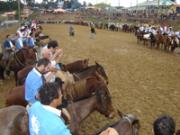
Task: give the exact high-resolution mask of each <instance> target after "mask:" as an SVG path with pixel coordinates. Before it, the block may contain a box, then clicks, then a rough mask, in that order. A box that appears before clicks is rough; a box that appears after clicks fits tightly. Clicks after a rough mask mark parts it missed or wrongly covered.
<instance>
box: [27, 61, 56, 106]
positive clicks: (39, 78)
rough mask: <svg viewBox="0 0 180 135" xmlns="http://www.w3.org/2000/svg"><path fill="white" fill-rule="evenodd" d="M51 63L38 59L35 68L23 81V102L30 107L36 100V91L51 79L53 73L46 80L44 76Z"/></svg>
mask: <svg viewBox="0 0 180 135" xmlns="http://www.w3.org/2000/svg"><path fill="white" fill-rule="evenodd" d="M50 66H51V63H50V61H49V60H48V59H46V58H43V59H40V60H39V61H38V62H37V64H36V66H35V67H34V68H33V69H32V70H31V71H30V72H29V74H28V75H27V78H26V80H25V100H26V101H27V102H28V103H29V105H31V104H32V103H34V102H35V101H36V100H37V93H38V89H39V88H40V87H41V86H42V85H43V84H44V83H45V82H46V81H47V82H48V81H49V80H50V79H51V76H52V75H53V72H51V73H50V74H49V75H48V76H46V78H45V77H44V74H46V73H47V72H49V71H50Z"/></svg>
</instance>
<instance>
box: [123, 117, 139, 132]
mask: <svg viewBox="0 0 180 135" xmlns="http://www.w3.org/2000/svg"><path fill="white" fill-rule="evenodd" d="M124 119H126V120H127V121H128V123H129V125H130V127H131V129H132V135H136V132H135V131H134V128H133V125H132V120H131V119H130V118H129V117H128V116H125V117H124Z"/></svg>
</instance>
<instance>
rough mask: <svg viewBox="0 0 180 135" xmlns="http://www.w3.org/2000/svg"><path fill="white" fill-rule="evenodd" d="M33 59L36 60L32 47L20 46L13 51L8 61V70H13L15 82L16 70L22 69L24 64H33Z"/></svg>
mask: <svg viewBox="0 0 180 135" xmlns="http://www.w3.org/2000/svg"><path fill="white" fill-rule="evenodd" d="M35 61H36V52H35V51H34V49H32V48H28V47H26V48H22V49H20V50H19V51H18V52H16V53H14V56H13V59H12V60H11V62H10V67H9V70H11V71H13V72H14V74H15V81H16V83H17V72H18V71H19V70H21V69H23V68H24V67H25V66H26V65H29V64H33V63H34V62H35ZM1 66H2V65H1ZM4 69H5V67H4ZM0 72H2V73H0V75H1V74H3V72H4V70H2V71H0ZM2 78H3V77H2Z"/></svg>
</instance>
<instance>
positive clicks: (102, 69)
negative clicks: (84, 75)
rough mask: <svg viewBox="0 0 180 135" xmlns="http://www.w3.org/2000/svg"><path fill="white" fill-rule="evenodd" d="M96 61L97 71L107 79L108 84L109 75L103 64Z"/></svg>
mask: <svg viewBox="0 0 180 135" xmlns="http://www.w3.org/2000/svg"><path fill="white" fill-rule="evenodd" d="M95 63H96V71H97V72H98V74H99V75H101V76H102V77H103V78H104V79H105V80H106V84H108V83H109V82H108V76H107V75H106V72H105V70H104V68H103V66H101V65H100V64H99V63H97V62H95Z"/></svg>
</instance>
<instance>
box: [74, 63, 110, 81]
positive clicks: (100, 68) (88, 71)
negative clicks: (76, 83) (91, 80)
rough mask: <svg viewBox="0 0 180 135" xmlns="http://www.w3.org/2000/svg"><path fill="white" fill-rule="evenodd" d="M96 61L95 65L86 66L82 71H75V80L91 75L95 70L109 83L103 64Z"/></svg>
mask: <svg viewBox="0 0 180 135" xmlns="http://www.w3.org/2000/svg"><path fill="white" fill-rule="evenodd" d="M95 63H96V64H95V65H92V66H89V67H87V68H85V69H84V70H82V71H81V72H76V73H74V74H73V75H74V78H75V80H80V79H84V78H86V77H89V76H91V75H93V74H95V72H97V73H98V74H99V75H101V78H102V79H103V80H104V81H105V82H106V84H108V76H107V74H106V72H105V70H104V68H103V66H102V65H100V64H98V63H97V62H95Z"/></svg>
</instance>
